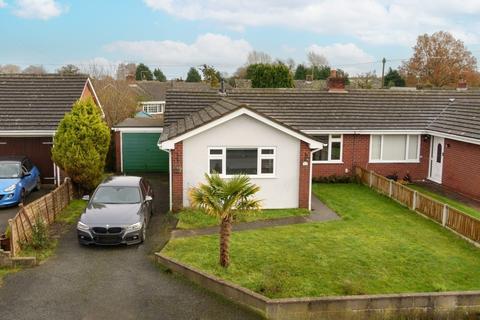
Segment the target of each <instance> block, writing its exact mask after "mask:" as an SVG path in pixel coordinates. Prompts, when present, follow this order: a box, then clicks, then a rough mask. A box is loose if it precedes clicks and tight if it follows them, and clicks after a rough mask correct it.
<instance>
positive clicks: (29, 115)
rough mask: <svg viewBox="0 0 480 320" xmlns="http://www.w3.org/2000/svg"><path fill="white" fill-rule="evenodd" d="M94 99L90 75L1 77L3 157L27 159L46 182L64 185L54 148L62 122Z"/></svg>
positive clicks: (0, 140) (98, 103) (4, 75)
mask: <svg viewBox="0 0 480 320" xmlns="http://www.w3.org/2000/svg"><path fill="white" fill-rule="evenodd" d="M90 97H91V98H93V100H94V101H95V103H96V104H97V106H99V107H100V109H101V105H100V102H99V101H98V99H97V96H96V94H95V90H94V88H93V85H92V83H91V81H90V79H89V78H88V77H87V76H86V75H60V74H0V114H1V116H0V156H27V157H29V158H30V159H31V160H32V162H33V163H34V164H35V165H36V166H37V167H38V169H39V170H40V176H41V178H42V183H44V184H60V183H61V180H62V179H61V178H62V177H61V175H60V169H59V168H58V167H57V166H56V165H55V164H54V163H53V161H52V154H51V148H52V145H53V137H54V135H55V131H56V130H57V126H58V124H59V122H60V121H61V120H62V119H63V117H64V116H65V113H67V112H70V110H71V109H72V105H73V103H75V101H77V100H79V99H86V98H90Z"/></svg>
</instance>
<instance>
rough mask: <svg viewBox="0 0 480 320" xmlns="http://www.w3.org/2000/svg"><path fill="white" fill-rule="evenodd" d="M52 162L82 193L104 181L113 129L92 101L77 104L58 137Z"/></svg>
mask: <svg viewBox="0 0 480 320" xmlns="http://www.w3.org/2000/svg"><path fill="white" fill-rule="evenodd" d="M53 141H54V145H53V148H52V159H53V161H55V163H56V164H58V166H59V167H60V168H61V169H62V170H63V171H65V172H66V173H67V175H68V176H69V177H71V178H72V181H73V182H74V183H76V184H77V185H78V186H79V188H80V190H82V189H83V190H86V191H91V190H93V189H94V188H95V187H96V186H97V185H98V183H99V182H100V181H101V179H102V176H103V169H104V167H105V159H106V157H107V152H108V147H109V144H110V129H109V128H108V126H107V124H106V123H105V122H104V121H103V119H102V115H101V113H100V109H99V108H98V107H97V106H96V105H95V103H94V102H93V100H92V99H91V98H88V99H86V100H79V101H77V102H76V103H75V104H74V105H73V107H72V111H70V112H69V113H67V114H65V117H64V118H63V119H62V121H60V124H59V125H58V129H57V132H56V133H55V139H54V140H53Z"/></svg>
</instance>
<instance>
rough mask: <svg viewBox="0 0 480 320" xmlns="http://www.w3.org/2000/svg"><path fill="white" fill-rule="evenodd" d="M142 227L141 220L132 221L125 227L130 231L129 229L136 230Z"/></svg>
mask: <svg viewBox="0 0 480 320" xmlns="http://www.w3.org/2000/svg"><path fill="white" fill-rule="evenodd" d="M140 229H142V223H141V222H137V223H134V224H132V225H129V226H128V227H127V232H131V231H138V230H140Z"/></svg>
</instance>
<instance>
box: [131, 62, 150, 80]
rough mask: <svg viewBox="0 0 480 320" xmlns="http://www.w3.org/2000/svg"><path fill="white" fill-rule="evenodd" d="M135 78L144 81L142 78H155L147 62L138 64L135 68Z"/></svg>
mask: <svg viewBox="0 0 480 320" xmlns="http://www.w3.org/2000/svg"><path fill="white" fill-rule="evenodd" d="M135 80H137V81H142V80H147V81H152V80H153V74H152V71H151V70H150V68H149V67H147V66H146V65H145V64H143V63H140V64H139V65H138V66H137V70H135Z"/></svg>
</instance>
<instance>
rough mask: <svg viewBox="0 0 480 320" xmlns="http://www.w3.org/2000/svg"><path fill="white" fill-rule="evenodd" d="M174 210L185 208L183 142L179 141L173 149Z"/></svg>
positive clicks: (172, 186)
mask: <svg viewBox="0 0 480 320" xmlns="http://www.w3.org/2000/svg"><path fill="white" fill-rule="evenodd" d="M171 161H172V163H171V166H170V168H171V170H172V173H171V174H172V185H171V186H170V187H171V188H172V211H174V212H175V211H179V210H181V209H182V208H183V142H177V143H176V144H175V149H173V150H172V151H171Z"/></svg>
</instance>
